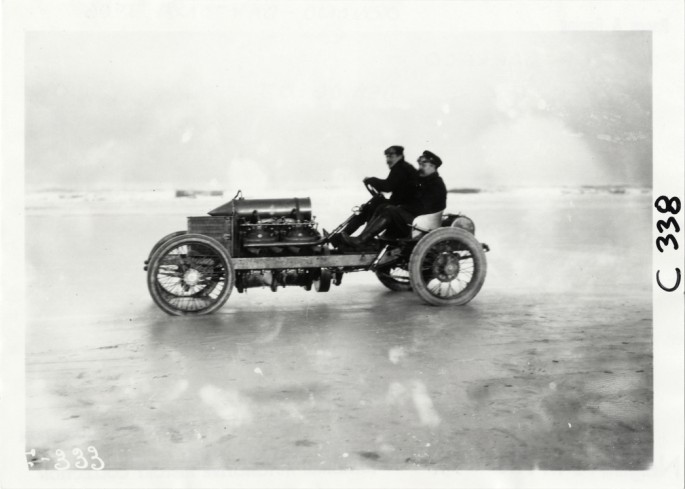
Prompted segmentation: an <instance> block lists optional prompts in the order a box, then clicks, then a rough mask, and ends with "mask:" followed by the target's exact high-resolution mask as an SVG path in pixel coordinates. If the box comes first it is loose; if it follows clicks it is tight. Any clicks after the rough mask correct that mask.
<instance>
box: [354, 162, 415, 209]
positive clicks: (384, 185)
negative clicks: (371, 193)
mask: <svg viewBox="0 0 685 489" xmlns="http://www.w3.org/2000/svg"><path fill="white" fill-rule="evenodd" d="M418 178H419V171H418V170H417V169H416V168H414V167H413V166H412V165H411V164H409V163H407V162H406V161H404V160H400V161H398V162H397V163H395V164H394V165H393V166H392V168H391V169H390V173H389V174H388V177H387V178H386V179H385V180H381V179H380V178H376V177H372V178H368V179H367V180H366V182H367V183H368V184H369V185H371V186H372V187H373V188H375V189H376V190H378V191H379V192H392V195H390V199H388V203H390V204H393V205H400V204H407V203H409V202H411V200H412V199H413V198H414V196H415V193H416V184H417V181H418Z"/></svg>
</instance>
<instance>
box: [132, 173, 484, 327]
mask: <svg viewBox="0 0 685 489" xmlns="http://www.w3.org/2000/svg"><path fill="white" fill-rule="evenodd" d="M367 189H368V190H369V192H370V193H371V194H372V196H373V197H372V199H374V198H382V196H379V195H378V193H377V192H376V191H375V190H374V189H373V188H372V187H368V186H367ZM370 203H371V201H369V202H367V203H366V204H364V205H369V204H370ZM358 210H359V209H356V212H358ZM353 215H354V214H353ZM353 215H351V216H350V217H349V218H348V219H347V220H345V221H344V222H343V223H341V224H340V225H339V226H338V227H337V228H335V229H334V230H333V231H332V232H330V233H328V232H326V231H325V230H323V235H322V234H321V233H320V232H319V231H318V224H317V223H316V222H315V220H314V219H313V218H312V209H311V200H310V199H309V198H288V199H245V198H243V196H242V192H240V191H238V193H237V194H236V196H235V198H234V199H233V200H231V201H229V202H227V203H226V204H224V205H222V206H220V207H218V208H216V209H214V210H212V211H210V212H208V215H207V216H196V217H188V229H187V230H185V231H177V232H174V233H171V234H169V235H167V236H165V237H163V238H162V239H161V240H159V241H158V242H157V243H156V244H155V245H154V247H153V248H152V250H151V251H150V254H149V257H148V259H147V260H145V267H144V268H145V270H146V271H147V285H148V289H149V291H150V295H151V296H152V299H153V300H154V302H155V303H156V304H157V305H158V306H159V307H160V308H161V309H162V310H163V311H165V312H166V313H168V314H172V315H199V314H210V313H212V312H214V311H216V310H217V309H219V308H220V307H221V306H223V305H224V303H225V302H226V300H227V299H228V297H229V296H230V294H231V292H232V290H233V288H234V287H235V289H236V290H237V291H238V292H240V293H242V292H244V291H245V290H246V289H248V288H252V287H268V288H270V289H271V290H273V291H276V290H277V289H278V287H287V286H299V287H302V288H304V289H305V290H311V289H312V288H313V289H314V290H316V291H317V292H327V291H328V290H329V289H330V286H331V283H333V284H335V285H340V284H341V282H342V278H343V275H344V274H345V273H348V272H354V271H362V270H369V271H372V272H374V273H375V274H376V276H377V277H378V279H379V280H380V282H381V283H382V284H383V285H385V286H386V287H387V288H389V289H390V290H393V291H410V290H413V291H414V292H415V293H416V294H417V295H418V296H419V297H420V298H421V299H423V300H424V301H425V302H427V303H428V304H432V305H437V306H442V305H463V304H466V303H467V302H469V301H470V300H471V299H473V298H474V297H475V296H476V294H478V292H479V291H480V289H481V287H482V285H483V282H484V280H485V274H486V270H487V264H486V259H485V252H486V251H489V248H488V246H487V245H486V244H481V243H480V242H479V241H478V240H477V239H476V238H475V236H474V233H475V226H474V224H473V221H472V220H471V219H469V218H468V217H466V216H464V215H461V214H449V213H443V212H438V213H436V214H429V215H425V216H418V217H417V218H416V219H415V220H414V222H413V223H412V226H411V227H412V229H411V237H407V238H401V239H392V238H386V237H384V235H381V236H379V237H378V238H376V239H375V240H374V243H373V244H372V246H371V247H369V249H364V250H363V251H359V250H354V249H346V248H345V247H344V245H342V244H339V243H340V240H339V239H336V237H339V235H340V232H341V231H342V230H343V229H344V227H345V225H346V224H347V223H348V221H349V220H350V219H351V218H352V216H353Z"/></svg>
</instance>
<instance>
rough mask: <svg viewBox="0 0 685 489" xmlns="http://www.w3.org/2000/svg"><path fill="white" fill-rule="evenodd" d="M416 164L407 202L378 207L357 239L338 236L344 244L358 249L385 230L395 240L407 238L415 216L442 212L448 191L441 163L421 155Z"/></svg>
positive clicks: (347, 235) (429, 155)
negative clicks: (409, 197)
mask: <svg viewBox="0 0 685 489" xmlns="http://www.w3.org/2000/svg"><path fill="white" fill-rule="evenodd" d="M418 163H419V178H418V180H417V185H416V187H415V189H416V192H415V193H414V195H413V197H412V198H411V199H410V200H409V202H405V203H402V204H399V205H386V206H383V207H380V208H379V209H378V210H377V211H376V213H375V214H374V215H373V217H372V219H371V220H370V222H369V223H368V224H367V226H366V227H365V228H364V230H363V231H362V233H361V234H360V235H359V237H350V236H349V234H347V233H344V232H343V233H341V236H342V239H343V241H344V242H345V243H346V244H348V245H350V246H353V247H360V246H362V245H364V244H365V243H367V242H368V241H370V240H371V239H372V238H373V237H374V236H376V235H378V234H380V233H381V232H382V231H384V230H386V229H387V230H388V231H389V232H391V233H392V234H393V235H394V237H404V236H406V235H408V234H409V229H410V227H409V226H410V225H411V223H412V221H413V220H414V218H415V217H416V216H421V215H423V214H433V213H435V212H438V211H442V210H444V209H445V207H446V206H447V188H446V187H445V182H443V180H442V178H441V177H440V175H439V174H438V168H439V167H440V166H441V165H442V160H441V159H440V157H438V155H436V154H435V153H432V152H431V151H424V152H423V153H422V154H421V156H420V157H419V159H418Z"/></svg>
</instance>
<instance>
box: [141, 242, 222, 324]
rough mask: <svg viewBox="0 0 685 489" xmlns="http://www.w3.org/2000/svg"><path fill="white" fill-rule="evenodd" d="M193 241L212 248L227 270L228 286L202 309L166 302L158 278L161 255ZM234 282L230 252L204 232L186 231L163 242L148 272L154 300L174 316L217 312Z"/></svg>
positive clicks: (148, 284)
mask: <svg viewBox="0 0 685 489" xmlns="http://www.w3.org/2000/svg"><path fill="white" fill-rule="evenodd" d="M191 243H199V244H202V245H205V246H208V247H210V248H212V249H213V250H214V251H215V252H217V254H218V255H219V256H220V257H221V258H222V260H223V261H224V262H225V264H226V271H227V277H226V286H225V287H224V289H223V290H222V291H221V294H220V295H219V297H218V298H217V300H216V301H215V302H214V303H213V304H212V305H210V306H209V307H207V308H205V309H200V310H185V309H179V308H176V307H174V306H172V305H171V304H169V303H168V302H166V301H165V300H164V299H163V297H162V296H161V294H160V291H159V289H158V284H157V279H156V275H157V270H158V268H159V261H160V259H161V257H163V256H165V255H166V254H167V253H169V252H170V251H171V250H173V249H174V248H176V247H177V246H180V245H183V244H191ZM234 283H235V270H234V269H233V262H232V261H231V256H230V255H229V254H228V251H227V250H226V248H224V247H223V246H222V245H221V243H219V242H218V241H217V240H215V239H214V238H211V237H209V236H204V235H202V234H188V233H185V234H183V235H179V236H176V237H174V238H170V239H168V240H167V242H166V243H164V244H162V245H161V246H160V247H159V248H158V249H157V251H156V252H155V253H154V255H152V258H151V259H150V264H149V266H148V272H147V288H148V291H149V292H150V296H151V297H152V300H153V301H154V302H155V304H157V306H158V307H159V308H160V309H161V310H163V311H164V312H166V313H167V314H170V315H172V316H200V315H205V314H211V313H213V312H215V311H216V310H217V309H219V308H221V307H222V306H223V305H224V304H225V303H226V301H227V300H228V297H229V296H230V295H231V291H232V290H233V285H234Z"/></svg>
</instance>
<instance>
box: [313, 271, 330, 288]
mask: <svg viewBox="0 0 685 489" xmlns="http://www.w3.org/2000/svg"><path fill="white" fill-rule="evenodd" d="M331 275H332V274H331V271H330V270H329V269H328V268H322V269H321V273H320V274H319V276H318V277H317V278H316V280H314V290H316V291H317V292H328V291H329V290H331Z"/></svg>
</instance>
